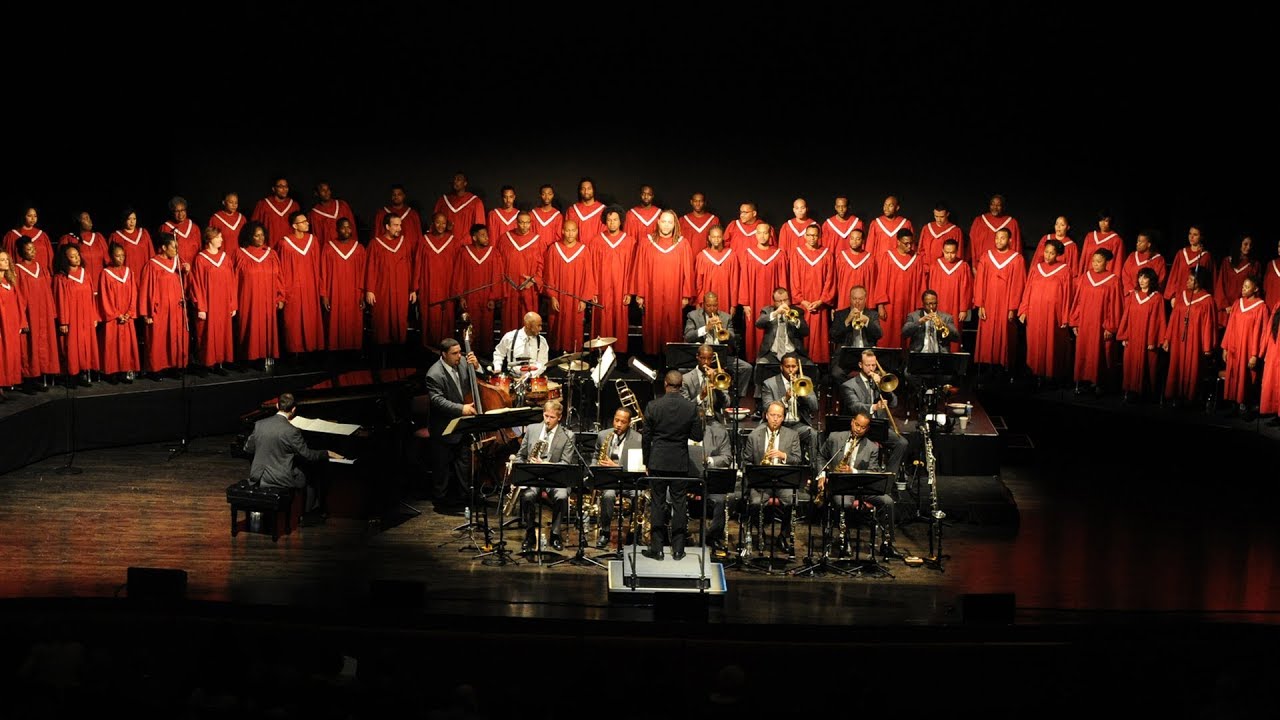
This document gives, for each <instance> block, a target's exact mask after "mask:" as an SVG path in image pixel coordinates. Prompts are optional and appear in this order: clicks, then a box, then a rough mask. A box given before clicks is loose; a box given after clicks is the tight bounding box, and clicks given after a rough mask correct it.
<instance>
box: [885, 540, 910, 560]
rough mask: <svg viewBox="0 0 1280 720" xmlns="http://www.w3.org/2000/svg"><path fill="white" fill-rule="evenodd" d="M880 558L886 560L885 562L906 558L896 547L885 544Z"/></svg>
mask: <svg viewBox="0 0 1280 720" xmlns="http://www.w3.org/2000/svg"><path fill="white" fill-rule="evenodd" d="M880 557H882V558H884V559H885V560H901V559H903V557H905V556H904V555H903V554H902V553H900V552H898V549H897V548H895V547H894V546H892V545H890V544H889V543H885V544H883V545H881V546H880Z"/></svg>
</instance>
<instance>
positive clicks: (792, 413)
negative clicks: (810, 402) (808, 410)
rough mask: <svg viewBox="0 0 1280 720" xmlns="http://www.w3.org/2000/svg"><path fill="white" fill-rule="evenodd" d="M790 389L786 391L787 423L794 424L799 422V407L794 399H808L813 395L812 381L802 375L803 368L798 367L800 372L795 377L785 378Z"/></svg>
mask: <svg viewBox="0 0 1280 720" xmlns="http://www.w3.org/2000/svg"><path fill="white" fill-rule="evenodd" d="M787 379H788V381H789V382H790V387H789V388H788V389H787V415H786V418H787V421H788V422H796V421H798V420H800V407H799V404H798V402H797V401H796V398H802V397H808V396H809V395H812V394H813V380H812V379H811V378H810V377H809V376H807V375H805V374H804V366H801V367H800V372H799V374H797V375H796V376H795V377H791V376H790V375H788V376H787Z"/></svg>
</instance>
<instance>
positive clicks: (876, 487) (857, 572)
mask: <svg viewBox="0 0 1280 720" xmlns="http://www.w3.org/2000/svg"><path fill="white" fill-rule="evenodd" d="M893 477H894V475H893V473H889V472H871V471H868V470H858V471H856V472H847V473H838V472H830V473H827V497H829V498H832V499H833V500H834V499H835V498H843V497H845V496H848V495H853V496H855V497H858V498H868V497H872V496H876V495H887V494H889V483H890V482H892V480H893ZM832 505H833V506H835V507H839V508H840V512H844V511H845V507H844V503H843V502H833V503H832ZM873 518H874V515H873ZM872 522H873V526H872V530H871V542H870V545H871V550H870V551H869V553H868V556H867V557H866V558H862V557H861V554H862V550H861V547H860V545H861V542H860V541H859V543H858V545H857V546H856V547H857V549H856V550H855V551H854V552H855V554H854V557H853V559H852V562H853V563H854V566H853V567H851V568H848V569H845V568H839V567H838V566H832V567H836V569H838V570H845V572H846V573H847V574H849V575H852V576H854V577H862V576H863V575H868V574H870V575H874V576H876V577H889V578H892V577H893V573H891V572H889V570H888V569H887V568H885V566H883V565H881V564H880V562H879V561H878V560H877V559H876V538H875V527H874V519H873V521H872ZM824 560H825V558H824Z"/></svg>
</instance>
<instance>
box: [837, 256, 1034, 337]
mask: <svg viewBox="0 0 1280 720" xmlns="http://www.w3.org/2000/svg"><path fill="white" fill-rule="evenodd" d="M895 242H896V241H895ZM875 286H876V294H875V295H869V296H868V297H867V304H868V306H869V307H874V308H876V309H877V310H879V311H880V328H881V329H882V330H884V335H883V336H881V338H880V347H886V348H901V347H902V325H903V324H904V323H905V322H906V321H907V316H908V315H910V314H911V313H913V312H915V311H916V310H918V309H919V308H920V296H921V295H923V294H924V291H925V290H927V289H929V262H928V261H927V260H924V259H922V258H921V257H920V256H919V255H915V254H913V255H901V254H899V253H898V251H897V250H886V251H884V252H882V253H880V254H879V255H878V256H877V257H876V279H875ZM1018 298H1021V293H1019V295H1018ZM1016 300H1017V298H1015V302H1016ZM811 332H812V331H811Z"/></svg>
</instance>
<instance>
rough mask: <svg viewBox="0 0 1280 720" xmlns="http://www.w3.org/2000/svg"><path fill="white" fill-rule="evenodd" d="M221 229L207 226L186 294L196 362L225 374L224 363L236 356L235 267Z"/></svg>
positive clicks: (193, 263)
mask: <svg viewBox="0 0 1280 720" xmlns="http://www.w3.org/2000/svg"><path fill="white" fill-rule="evenodd" d="M222 242H223V237H222V231H221V230H219V229H218V228H217V227H216V226H214V225H210V226H209V227H207V228H205V229H204V249H203V250H201V251H200V252H199V253H197V254H196V257H195V260H194V261H192V263H191V279H190V281H189V282H188V283H187V295H188V297H189V298H190V300H191V305H192V307H193V309H194V312H195V316H196V321H195V333H194V334H195V338H196V351H195V358H194V360H195V362H196V363H198V364H199V365H200V366H202V367H205V368H208V369H209V370H211V371H212V372H214V373H216V374H218V375H225V374H226V373H227V371H226V369H225V368H223V366H222V364H223V363H230V362H232V361H233V360H235V347H234V344H233V342H232V330H231V326H232V322H233V318H235V316H236V312H237V310H238V309H239V306H238V305H236V301H237V300H236V271H235V261H234V260H231V259H230V258H231V253H229V252H227V251H226V250H223V249H222Z"/></svg>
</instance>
